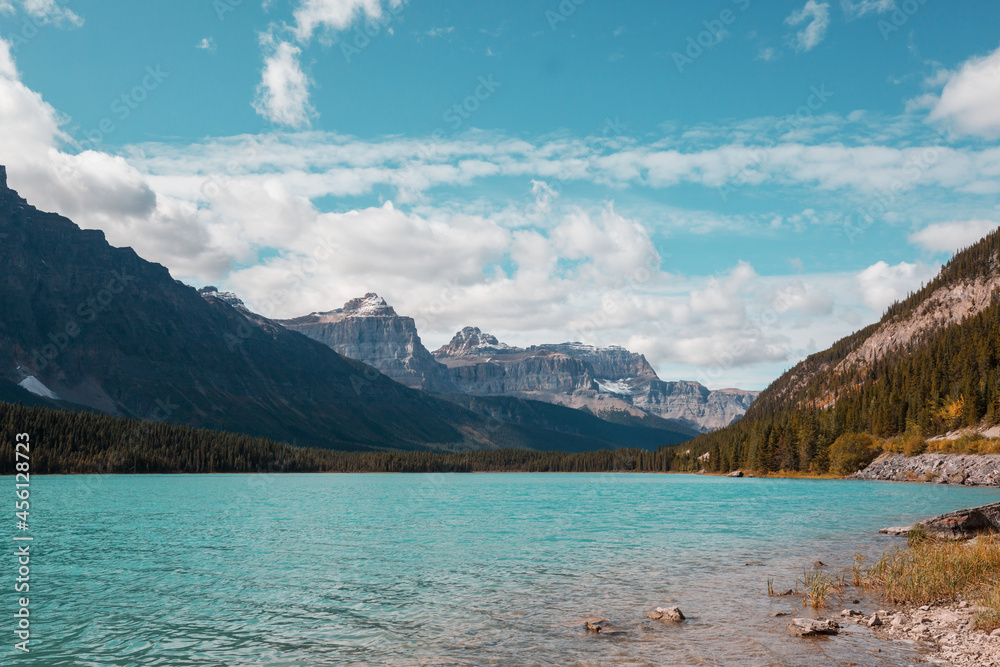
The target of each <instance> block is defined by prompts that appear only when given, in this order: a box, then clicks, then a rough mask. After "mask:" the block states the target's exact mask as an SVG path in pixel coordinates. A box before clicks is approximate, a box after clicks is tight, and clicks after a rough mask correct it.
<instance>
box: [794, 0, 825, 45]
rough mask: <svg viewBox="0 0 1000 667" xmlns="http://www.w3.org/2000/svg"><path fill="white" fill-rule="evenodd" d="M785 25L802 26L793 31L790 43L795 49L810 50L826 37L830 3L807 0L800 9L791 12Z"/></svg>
mask: <svg viewBox="0 0 1000 667" xmlns="http://www.w3.org/2000/svg"><path fill="white" fill-rule="evenodd" d="M803 24H804V25H803ZM785 25H787V26H789V27H792V28H797V27H799V26H803V27H802V28H801V29H800V30H799V31H798V32H796V33H795V35H794V37H793V39H792V44H793V46H794V47H795V50H796V51H811V50H812V49H813V48H815V47H816V46H817V45H818V44H819V43H820V42H822V41H823V38H824V37H826V29H827V27H829V25H830V5H829V3H826V2H816V0H809V1H808V2H806V4H805V6H804V7H803V8H802V9H799V10H796V11H794V12H792V13H791V14H790V15H789V16H788V18H786V19H785Z"/></svg>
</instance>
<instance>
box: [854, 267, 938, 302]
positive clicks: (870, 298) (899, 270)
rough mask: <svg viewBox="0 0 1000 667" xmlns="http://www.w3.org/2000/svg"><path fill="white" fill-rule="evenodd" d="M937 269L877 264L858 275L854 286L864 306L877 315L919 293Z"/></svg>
mask: <svg viewBox="0 0 1000 667" xmlns="http://www.w3.org/2000/svg"><path fill="white" fill-rule="evenodd" d="M939 269H940V267H939V266H936V265H935V266H929V265H927V264H923V263H922V262H916V263H913V264H910V263H908V262H900V263H899V264H896V265H889V264H887V263H886V262H877V263H875V264H872V265H871V266H869V267H868V268H867V269H865V270H864V271H862V272H861V273H859V274H858V276H857V285H858V289H859V290H860V291H861V297H862V299H863V301H864V303H865V305H866V306H868V307H869V308H871V309H873V310H876V311H879V312H881V311H884V310H885V309H886V308H887V307H889V306H890V305H892V304H893V303H894V302H896V301H899V300H901V299H904V298H906V296H907V295H908V294H910V293H911V292H915V291H917V290H918V289H920V287H921V285H923V284H924V283H926V282H927V281H929V280H930V279H931V278H933V277H934V276H935V275H936V274H937V272H938V270H939Z"/></svg>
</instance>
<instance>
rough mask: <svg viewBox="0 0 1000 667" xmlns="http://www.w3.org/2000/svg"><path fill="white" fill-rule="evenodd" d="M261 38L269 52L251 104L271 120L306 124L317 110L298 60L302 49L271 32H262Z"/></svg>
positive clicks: (299, 124)
mask: <svg viewBox="0 0 1000 667" xmlns="http://www.w3.org/2000/svg"><path fill="white" fill-rule="evenodd" d="M260 41H261V45H262V46H263V47H264V49H265V51H266V52H267V54H268V55H267V56H266V57H265V59H264V71H263V73H262V75H261V82H260V84H258V86H257V97H256V99H255V100H254V102H253V108H254V109H255V110H256V111H257V113H258V114H260V115H261V116H263V117H264V118H266V119H267V120H269V121H271V122H272V123H276V124H278V125H284V126H287V127H292V128H296V129H298V128H303V127H308V126H309V123H310V119H311V118H312V117H313V116H314V115H315V113H316V112H315V111H314V110H313V108H312V106H310V104H309V77H307V76H306V74H305V72H303V71H302V66H301V65H300V63H299V56H300V55H301V53H302V50H301V49H300V48H299V47H297V46H295V45H293V44H289V43H288V42H282V41H278V40H276V39H275V38H274V36H273V35H272V34H270V33H265V34H262V35H261V36H260Z"/></svg>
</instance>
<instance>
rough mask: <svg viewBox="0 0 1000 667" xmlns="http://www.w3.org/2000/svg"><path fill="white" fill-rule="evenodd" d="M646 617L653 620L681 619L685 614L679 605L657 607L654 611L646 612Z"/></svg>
mask: <svg viewBox="0 0 1000 667" xmlns="http://www.w3.org/2000/svg"><path fill="white" fill-rule="evenodd" d="M646 618H651V619H653V620H654V621H683V620H684V619H685V618H686V616H684V613H683V612H682V611H681V610H680V607H665V608H664V607H657V608H656V610H655V611H651V612H649V613H648V614H646Z"/></svg>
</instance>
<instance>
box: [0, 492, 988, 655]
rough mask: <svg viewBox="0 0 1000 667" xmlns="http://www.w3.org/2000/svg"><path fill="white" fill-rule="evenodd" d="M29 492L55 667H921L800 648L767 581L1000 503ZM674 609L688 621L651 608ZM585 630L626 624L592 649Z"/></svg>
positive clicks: (833, 642)
mask: <svg viewBox="0 0 1000 667" xmlns="http://www.w3.org/2000/svg"><path fill="white" fill-rule="evenodd" d="M8 481H9V482H10V483H11V486H13V482H12V480H10V478H8ZM31 492H32V496H31V500H32V507H31V511H32V514H31V519H32V523H31V527H32V534H33V535H34V536H35V542H34V547H33V549H34V554H33V557H32V590H31V605H32V609H31V613H32V616H31V618H32V621H33V623H32V630H33V632H32V639H33V651H32V653H31V654H30V659H28V660H23V659H20V658H19V659H18V664H37V665H46V666H52V665H101V666H104V665H142V666H149V665H220V666H223V665H224V666H226V667H232V666H236V665H289V666H291V665H296V666H297V665H369V664H391V665H511V664H517V665H536V664H538V665H609V664H617V665H660V664H662V665H699V664H740V665H830V664H851V663H854V664H880V665H881V664H886V665H893V664H897V665H905V664H913V663H914V662H915V661H916V660H918V659H919V656H920V653H919V652H918V650H917V649H916V648H914V647H909V646H906V645H902V644H901V645H897V646H892V645H888V644H885V643H882V642H876V641H874V640H873V639H872V638H871V636H870V635H869V634H868V631H867V630H866V629H862V628H856V627H854V626H851V627H850V628H848V631H847V632H846V633H845V634H842V635H840V636H838V637H834V638H831V639H823V640H818V641H817V640H805V639H793V638H791V637H788V636H786V635H785V625H786V623H787V620H786V619H782V618H773V617H771V616H770V614H771V613H773V612H775V611H790V612H794V613H795V614H797V615H798V614H803V613H804V612H805V611H806V610H803V609H802V607H801V604H800V603H799V602H798V601H797V599H795V600H791V599H788V598H768V596H767V580H768V578H773V579H774V581H775V586H776V587H781V588H791V587H793V585H794V584H795V579H796V577H801V575H802V571H803V568H805V567H810V566H811V564H812V563H813V561H815V560H817V559H818V560H822V561H824V562H825V563H827V564H829V565H830V566H832V567H833V568H834V569H835V568H840V567H842V568H845V569H849V568H850V566H851V561H852V559H853V556H854V554H855V553H857V552H859V551H860V552H864V553H867V554H869V555H877V554H878V553H880V552H881V551H882V550H883V549H885V548H889V547H891V546H893V545H899V544H902V541H901V540H899V539H898V538H888V537H884V536H879V535H877V534H876V531H877V530H878V529H879V528H882V527H884V526H887V525H904V524H906V523H908V522H910V521H911V520H914V519H917V518H921V517H925V516H928V515H933V514H938V513H941V512H945V511H950V510H954V509H958V508H962V507H970V506H974V505H979V504H985V503H988V502H994V501H997V500H1000V491H996V490H986V489H974V488H962V487H951V486H937V485H935V486H931V485H921V484H892V483H878V482H857V481H815V480H763V479H742V480H740V479H726V478H718V477H698V476H693V475H631V474H580V475H570V474H475V475H470V474H439V475H287V474H285V475H202V476H193V475H192V476H103V477H99V476H73V477H59V476H50V477H36V478H33V479H32V485H31ZM11 560H12V559H11V558H5V559H4V562H5V563H8V565H7V567H8V568H10V565H9V563H10V562H11ZM749 561H758V562H760V563H762V564H761V565H756V566H745V565H743V564H744V563H746V562H749ZM11 571H12V570H11ZM4 590H5V591H9V590H10V587H7V586H5V587H4ZM4 599H5V608H6V609H13V608H14V607H13V604H14V602H13V600H12V597H11V595H10V594H9V593H5V597H4ZM668 604H677V605H679V606H680V607H681V609H682V610H683V611H684V612H685V613H686V614H687V615H688V617H689V620H688V621H687V622H685V623H683V624H678V625H672V624H662V623H659V622H655V621H650V620H648V619H646V618H644V616H643V614H644V613H645V612H647V611H650V610H651V609H653V608H655V607H657V606H665V605H668ZM845 604H846V605H848V606H850V600H849V599H848V600H847V601H846V602H845ZM835 605H836V610H832V611H839V609H840V608H841V606H840V603H835ZM857 606H860V607H861V608H862V609H864V610H866V611H868V610H871V609H873V608H877V602H874V601H862V604H861V605H857ZM828 613H829V612H828ZM806 615H808V614H806ZM589 616H602V617H605V618H607V619H609V620H610V621H612V622H614V623H616V624H618V625H620V626H623V627H624V628H625V629H626V630H627V632H626V633H625V634H624V635H621V636H618V637H609V636H601V635H588V634H587V633H586V632H584V631H583V630H582V626H581V622H580V621H581V619H583V618H585V617H589ZM8 634H10V633H9V632H8V631H7V630H4V635H8ZM12 643H13V640H11V639H10V637H8V641H7V642H6V645H5V646H4V647H3V654H4V655H5V656H8V657H9V656H11V655H12V654H13V651H12V650H11V649H10V646H11V644H12ZM878 648H881V649H882V650H881V653H876V649H878ZM5 664H9V663H7V662H6V660H5Z"/></svg>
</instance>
